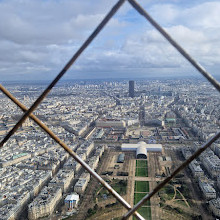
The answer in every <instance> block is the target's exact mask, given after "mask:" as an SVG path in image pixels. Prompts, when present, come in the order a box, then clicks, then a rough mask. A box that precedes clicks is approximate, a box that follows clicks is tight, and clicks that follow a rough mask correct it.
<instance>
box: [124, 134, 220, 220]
mask: <svg viewBox="0 0 220 220" xmlns="http://www.w3.org/2000/svg"><path fill="white" fill-rule="evenodd" d="M218 138H220V132H218V133H217V134H216V135H215V136H213V137H212V138H211V139H210V140H208V141H207V142H206V143H205V144H204V145H203V146H202V147H201V148H199V149H198V150H197V151H196V152H195V153H194V154H193V155H192V156H191V157H189V158H188V159H187V160H185V161H184V162H183V163H182V164H181V165H180V166H179V167H178V168H177V169H176V170H174V171H173V173H172V174H171V175H170V176H169V177H167V178H166V179H165V180H163V181H162V182H161V183H160V184H158V185H157V186H156V187H155V188H154V190H153V191H152V192H151V193H149V194H148V195H146V196H144V198H142V199H141V200H140V201H139V202H138V203H137V204H136V205H135V206H134V207H133V208H132V209H131V210H130V211H128V212H127V213H126V214H125V215H124V216H123V218H122V219H127V218H129V217H130V216H131V215H132V214H133V213H134V212H135V211H136V210H137V209H138V208H140V207H141V206H142V205H143V204H144V203H145V202H146V201H147V200H149V199H150V198H151V197H152V196H153V195H155V194H156V193H157V192H158V191H159V190H160V189H162V188H163V187H164V186H165V185H166V184H167V183H168V182H169V181H170V180H171V179H173V177H174V176H175V175H176V174H178V173H179V172H180V171H181V170H183V169H184V168H185V167H186V166H188V165H189V164H190V163H191V162H192V161H193V160H194V159H195V158H197V157H198V156H199V155H200V154H201V153H202V152H204V151H205V150H206V149H207V148H208V147H209V146H211V144H212V143H214V142H215V141H216V140H217V139H218Z"/></svg>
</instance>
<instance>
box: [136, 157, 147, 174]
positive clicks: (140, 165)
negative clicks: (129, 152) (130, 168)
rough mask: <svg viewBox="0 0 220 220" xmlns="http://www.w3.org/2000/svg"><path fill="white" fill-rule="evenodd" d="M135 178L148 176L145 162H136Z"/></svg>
mask: <svg viewBox="0 0 220 220" xmlns="http://www.w3.org/2000/svg"><path fill="white" fill-rule="evenodd" d="M135 171H136V172H135V176H142V177H147V176H148V167H147V160H136V170H135Z"/></svg>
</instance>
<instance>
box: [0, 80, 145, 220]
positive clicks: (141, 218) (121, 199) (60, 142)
mask: <svg viewBox="0 0 220 220" xmlns="http://www.w3.org/2000/svg"><path fill="white" fill-rule="evenodd" d="M0 90H1V91H2V92H3V93H4V94H5V95H6V96H7V97H8V98H9V99H11V100H12V101H13V102H14V103H15V104H16V105H17V106H18V107H20V108H21V109H22V110H23V111H24V112H26V111H27V110H28V109H27V108H26V107H25V106H24V105H23V104H22V103H21V102H20V101H18V100H17V99H16V98H15V97H14V96H13V95H12V94H11V93H10V92H9V91H8V90H7V89H6V88H4V87H3V86H2V85H1V84H0ZM29 117H30V118H31V119H32V120H33V121H35V122H36V123H37V124H38V125H39V126H40V127H41V128H42V129H43V130H44V131H45V132H46V133H47V134H48V135H49V136H50V137H51V138H53V140H55V141H56V142H57V143H58V144H59V145H60V146H61V147H62V148H63V149H64V150H65V151H66V152H67V153H69V154H70V156H72V157H73V158H74V159H75V160H76V161H77V162H78V163H80V164H81V165H82V166H83V168H85V169H86V170H87V171H88V172H89V173H90V174H91V175H92V176H93V177H95V178H96V179H97V180H98V181H99V182H100V183H101V184H102V185H103V186H104V187H105V188H106V189H107V190H108V191H109V192H110V193H111V194H112V195H113V196H114V197H115V198H116V199H117V200H118V201H119V202H120V203H121V204H122V205H123V206H124V207H125V208H126V209H128V210H130V209H131V206H130V205H129V204H128V203H127V202H126V201H125V200H124V199H123V198H122V197H121V196H120V195H119V194H118V193H117V192H116V191H115V190H114V189H113V188H112V187H111V186H110V185H109V184H108V183H106V182H105V181H104V180H103V179H102V178H101V177H100V176H99V175H98V174H97V173H96V172H95V171H94V170H93V169H91V168H90V166H89V165H88V164H86V163H85V162H84V161H83V160H82V159H81V158H80V157H79V156H78V155H77V154H76V153H75V152H74V151H72V150H71V149H70V148H69V147H68V146H67V145H66V144H65V143H64V142H63V141H62V140H61V139H60V138H58V137H57V136H56V135H55V134H54V133H53V132H52V131H51V130H50V129H49V128H48V127H47V126H46V125H45V124H44V123H42V122H41V120H40V119H38V118H37V117H36V116H35V115H34V114H30V116H29ZM135 216H136V218H137V219H140V220H144V218H143V217H142V216H141V215H140V214H139V213H137V212H136V213H135Z"/></svg>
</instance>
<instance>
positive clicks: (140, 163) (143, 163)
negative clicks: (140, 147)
mask: <svg viewBox="0 0 220 220" xmlns="http://www.w3.org/2000/svg"><path fill="white" fill-rule="evenodd" d="M136 167H147V160H136Z"/></svg>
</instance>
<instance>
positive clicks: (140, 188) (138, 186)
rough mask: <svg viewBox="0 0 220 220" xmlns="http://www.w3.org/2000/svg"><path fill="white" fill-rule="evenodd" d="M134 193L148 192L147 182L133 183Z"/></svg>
mask: <svg viewBox="0 0 220 220" xmlns="http://www.w3.org/2000/svg"><path fill="white" fill-rule="evenodd" d="M134 191H135V192H149V182H148V181H135V190H134Z"/></svg>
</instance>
